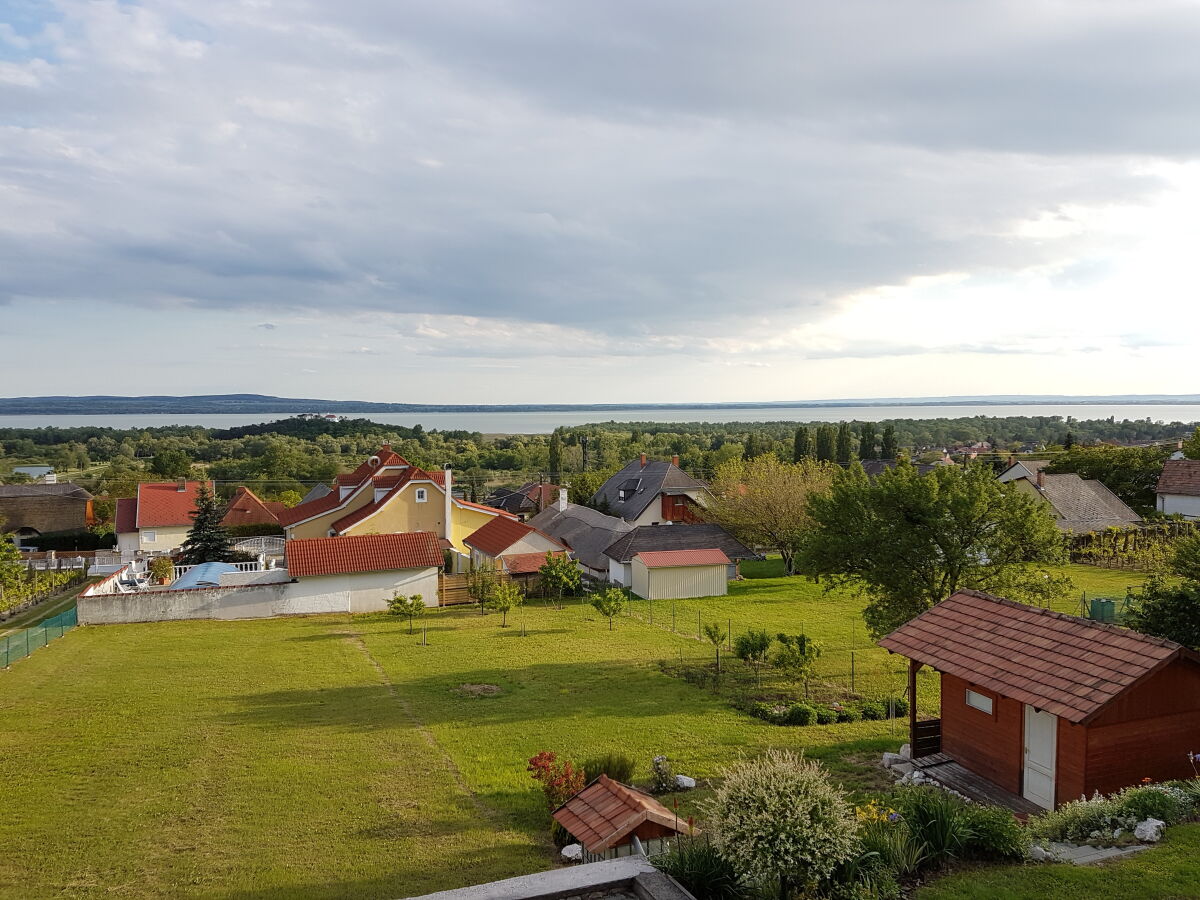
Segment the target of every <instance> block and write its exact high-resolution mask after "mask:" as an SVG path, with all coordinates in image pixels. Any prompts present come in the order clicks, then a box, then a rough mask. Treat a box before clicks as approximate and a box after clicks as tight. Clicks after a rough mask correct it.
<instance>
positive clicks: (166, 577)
mask: <svg viewBox="0 0 1200 900" xmlns="http://www.w3.org/2000/svg"><path fill="white" fill-rule="evenodd" d="M147 568H148V569H149V571H150V577H152V578H155V579H157V580H158V581H165V582H169V581H170V580H171V578H172V577H173V576H174V574H175V562H174V560H172V559H171V557H169V556H155V557H153V558H152V559H151V560H150V563H149V565H148V566H147Z"/></svg>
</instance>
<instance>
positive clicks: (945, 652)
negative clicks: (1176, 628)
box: [879, 591, 1200, 812]
mask: <svg viewBox="0 0 1200 900" xmlns="http://www.w3.org/2000/svg"><path fill="white" fill-rule="evenodd" d="M879 643H880V645H881V646H883V647H885V648H886V649H888V650H889V651H892V652H894V653H899V654H902V655H904V656H906V657H908V658H909V660H910V662H909V679H908V683H909V697H910V701H911V702H910V719H909V726H910V735H911V742H912V748H913V757H914V763H915V764H916V765H917V766H918V767H921V768H924V769H925V770H926V772H927V774H929V775H930V776H931V777H933V778H934V779H935V780H939V781H943V782H944V783H947V784H948V785H949V786H951V787H955V788H956V789H959V790H960V791H961V792H962V793H965V794H967V795H968V796H971V795H972V794H973V793H974V794H976V795H978V794H980V793H982V794H983V795H984V796H982V797H979V796H977V797H976V799H985V800H989V801H991V802H1006V803H1007V804H1008V805H1009V806H1011V807H1012V808H1014V809H1016V810H1018V811H1024V812H1029V811H1034V810H1036V809H1039V808H1040V809H1053V808H1054V807H1056V806H1058V805H1059V804H1062V803H1065V802H1067V801H1069V800H1076V799H1078V798H1079V797H1080V796H1081V795H1087V796H1091V795H1092V793H1093V792H1095V791H1100V792H1101V793H1110V792H1112V791H1116V790H1119V789H1120V788H1123V787H1127V786H1129V785H1133V784H1138V783H1139V782H1141V781H1142V779H1144V778H1150V779H1153V780H1154V781H1163V780H1167V779H1171V778H1188V777H1192V776H1194V775H1195V770H1194V769H1193V767H1192V763H1191V762H1190V761H1189V758H1188V753H1189V752H1190V751H1195V750H1198V749H1200V654H1197V653H1195V652H1193V651H1192V650H1189V649H1187V648H1186V647H1183V646H1180V645H1179V644H1176V643H1174V642H1172V641H1167V640H1163V639H1162V638H1155V637H1149V636H1148V635H1144V634H1139V633H1137V632H1135V631H1129V630H1126V629H1124V628H1119V627H1117V626H1115V625H1105V624H1101V623H1098V622H1093V621H1091V620H1088V619H1080V618H1076V617H1075V616H1067V615H1063V614H1062V613H1057V612H1052V611H1050V610H1046V609H1039V608H1037V607H1032V606H1026V605H1024V604H1020V603H1013V602H1012V601H1009V600H1004V599H1001V598H1000V597H993V596H991V595H989V594H984V593H979V592H977V591H960V592H958V593H957V594H954V595H953V596H951V597H950V598H948V599H947V600H944V601H942V602H941V603H939V604H937V605H936V606H934V607H933V608H932V609H929V610H927V611H926V612H924V613H922V614H921V615H919V616H917V617H916V618H915V619H913V620H912V621H910V622H908V623H906V624H904V625H901V626H900V627H899V628H897V629H896V630H895V631H893V632H892V633H891V634H889V635H888V636H887V637H885V638H884V639H883V640H881V641H880V642H879ZM926 665H927V666H930V667H932V668H933V669H935V670H937V671H938V672H939V673H941V688H942V690H941V717H940V718H939V719H933V720H928V721H918V719H917V713H916V709H917V704H916V702H915V701H916V684H917V672H918V671H919V670H920V668H921V667H922V666H926Z"/></svg>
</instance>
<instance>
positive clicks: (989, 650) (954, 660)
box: [879, 591, 1200, 723]
mask: <svg viewBox="0 0 1200 900" xmlns="http://www.w3.org/2000/svg"><path fill="white" fill-rule="evenodd" d="M879 645H880V646H881V647H884V648H886V649H888V650H891V651H893V652H895V653H900V654H902V655H904V656H907V657H908V658H909V659H914V660H916V661H917V662H920V663H924V664H925V665H929V666H932V667H933V668H935V669H937V670H938V671H939V672H945V673H947V674H950V675H955V676H957V677H959V678H962V679H964V680H966V681H969V682H971V683H972V684H977V685H979V686H980V687H983V688H986V689H988V690H990V691H994V692H995V693H997V694H999V695H1000V696H1002V697H1008V698H1010V699H1013V700H1017V701H1019V702H1021V703H1027V704H1029V705H1030V706H1035V707H1037V708H1038V709H1041V710H1045V711H1046V712H1050V713H1053V714H1054V715H1056V716H1061V717H1062V718H1064V719H1066V720H1067V721H1069V722H1075V723H1085V722H1088V721H1090V720H1091V719H1093V718H1094V717H1095V716H1097V715H1098V714H1099V713H1100V712H1101V711H1102V710H1103V709H1104V707H1105V706H1106V705H1107V704H1108V703H1109V702H1110V701H1112V700H1113V699H1114V698H1116V697H1117V696H1118V695H1119V694H1121V693H1123V692H1124V691H1126V690H1128V689H1129V688H1130V687H1131V686H1133V685H1134V684H1135V683H1137V682H1138V681H1140V680H1141V679H1143V678H1145V677H1146V676H1148V675H1150V674H1152V673H1154V672H1156V671H1158V670H1159V669H1160V668H1162V667H1163V666H1165V665H1167V664H1168V663H1170V662H1171V661H1172V660H1174V659H1176V658H1178V657H1184V658H1187V659H1190V660H1192V661H1194V662H1197V663H1200V654H1197V653H1194V652H1193V651H1191V650H1188V649H1187V648H1185V647H1181V646H1180V645H1179V644H1176V643H1174V642H1172V641H1167V640H1163V639H1162V638H1156V637H1150V636H1148V635H1144V634H1138V633H1137V632H1136V631H1128V630H1126V629H1124V628H1118V627H1117V626H1115V625H1102V624H1100V623H1098V622H1092V621H1089V620H1088V619H1080V618H1076V617H1075V616H1067V615H1063V614H1062V613H1057V612H1052V611H1051V610H1047V609H1039V608H1037V607H1034V606H1026V605H1024V604H1021V603H1013V602H1012V601H1010V600H1003V599H1001V598H999V597H993V596H991V595H990V594H983V593H980V592H978V591H959V592H958V593H957V594H954V595H953V596H951V597H949V598H948V599H946V600H943V601H942V602H941V603H939V604H937V605H936V606H934V607H933V608H932V609H929V610H926V611H925V612H923V613H921V615H919V616H917V617H916V618H915V619H913V620H912V621H910V622H907V623H906V624H904V625H901V626H900V627H899V628H897V629H896V630H895V631H893V632H892V633H891V634H889V635H888V636H887V637H885V638H884V639H883V640H881V641H880V642H879Z"/></svg>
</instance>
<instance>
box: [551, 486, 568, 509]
mask: <svg viewBox="0 0 1200 900" xmlns="http://www.w3.org/2000/svg"><path fill="white" fill-rule="evenodd" d="M554 508H555V509H557V510H558V511H559V512H562V511H563V510H565V509H566V508H567V489H566V488H559V489H558V502H557V503H555V504H554Z"/></svg>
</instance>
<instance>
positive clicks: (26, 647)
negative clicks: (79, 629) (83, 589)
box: [0, 606, 79, 668]
mask: <svg viewBox="0 0 1200 900" xmlns="http://www.w3.org/2000/svg"><path fill="white" fill-rule="evenodd" d="M78 624H79V616H78V614H77V612H76V610H75V607H74V606H72V607H71V608H70V609H68V610H67V611H66V612H61V613H59V614H58V615H57V616H55V617H54V618H52V619H46V621H44V622H42V623H40V624H38V625H34V626H33V627H32V628H23V629H22V630H20V631H14V632H13V633H12V634H10V635H8V636H7V637H2V638H0V668H8V666H9V665H11V664H12V663H13V662H15V661H16V660H18V659H24V658H25V657H26V656H28V655H29V654H30V653H32V652H33V651H34V650H37V649H38V648H39V647H45V646H46V645H47V644H48V643H50V642H51V641H52V640H54V639H55V638H60V637H62V636H63V635H64V634H66V633H67V632H68V631H70V630H71V629H72V628H74V627H75V626H76V625H78Z"/></svg>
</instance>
